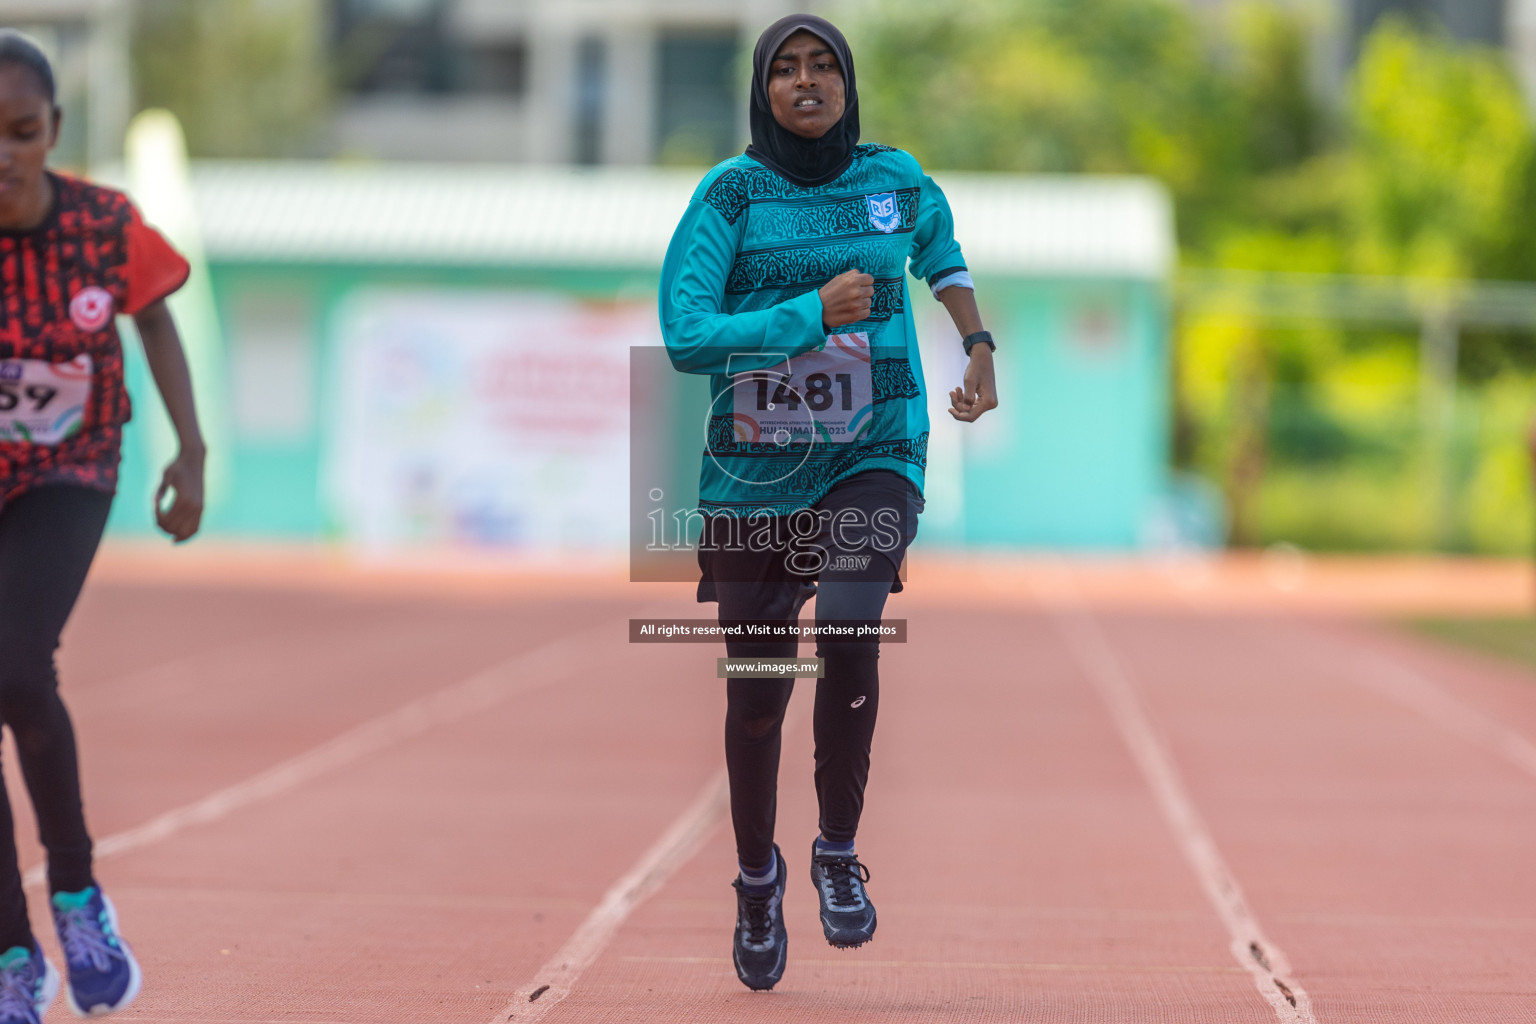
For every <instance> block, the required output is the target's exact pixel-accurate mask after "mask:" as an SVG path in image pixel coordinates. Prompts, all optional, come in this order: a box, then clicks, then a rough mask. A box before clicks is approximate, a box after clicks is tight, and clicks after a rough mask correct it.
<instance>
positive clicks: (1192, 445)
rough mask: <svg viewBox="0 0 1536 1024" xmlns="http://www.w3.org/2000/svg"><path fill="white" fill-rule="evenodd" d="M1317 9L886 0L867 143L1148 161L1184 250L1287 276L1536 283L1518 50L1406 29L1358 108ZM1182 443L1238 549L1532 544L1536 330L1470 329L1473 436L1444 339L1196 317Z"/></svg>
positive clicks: (874, 40) (946, 158) (1391, 28)
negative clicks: (1329, 54)
mask: <svg viewBox="0 0 1536 1024" xmlns="http://www.w3.org/2000/svg"><path fill="white" fill-rule="evenodd" d="M1307 10H1308V9H1307V8H1304V7H1301V6H1299V5H1295V4H1282V3H1277V2H1268V3H1266V2H1260V0H1252V2H1248V3H1239V4H1233V5H1229V6H1228V7H1227V8H1226V11H1227V14H1226V16H1224V17H1220V18H1213V17H1210V16H1208V15H1207V16H1200V15H1197V14H1196V13H1195V11H1194V9H1193V6H1192V5H1190V4H1188V3H1184V2H1178V0H976V2H973V3H970V4H966V5H964V6H963V7H953V6H941V5H934V4H929V3H919V2H916V0H886V2H880V3H871V4H867V5H865V6H863V7H860V8H855V9H854V13H855V17H854V18H852V19H851V20H852V22H853V27H852V31H851V33H850V35H851V36H852V37H853V42H854V45H855V50H856V52H857V53H858V54H859V59H860V65H859V68H860V89H861V92H862V93H863V97H864V102H863V112H864V124H865V126H866V132H865V133H866V135H867V137H869V138H871V139H875V140H878V141H881V142H887V143H890V144H892V145H898V146H901V147H903V148H906V149H910V150H911V151H913V153H914V154H916V155H917V156H918V157H919V159H920V160H922V161H923V162H924V163H925V164H927V165H929V166H933V167H938V168H956V169H973V170H997V171H1022V172H1100V173H1104V172H1107V173H1137V174H1146V175H1151V176H1153V177H1156V178H1158V179H1159V180H1161V181H1162V182H1164V184H1165V185H1167V187H1168V188H1169V191H1170V192H1171V193H1172V195H1173V197H1174V201H1175V204H1176V209H1177V213H1178V228H1179V241H1180V247H1181V252H1182V259H1183V262H1184V263H1185V264H1186V265H1187V266H1192V267H1212V268H1222V269H1238V270H1253V271H1276V272H1285V273H1296V272H1311V273H1321V274H1355V275H1358V274H1372V275H1375V274H1386V275H1407V276H1414V277H1440V278H1469V277H1470V278H1493V279H1514V280H1536V218H1533V217H1532V216H1530V211H1531V210H1533V209H1536V143H1533V135H1532V129H1531V115H1530V112H1529V111H1528V110H1527V109H1526V107H1525V104H1524V102H1523V101H1522V97H1521V94H1520V91H1519V89H1518V88H1517V86H1516V83H1515V81H1514V79H1513V76H1512V75H1511V74H1510V71H1509V68H1508V67H1507V63H1506V58H1505V56H1504V55H1503V54H1502V53H1500V52H1498V51H1495V50H1491V49H1485V48H1480V47H1476V46H1470V45H1466V44H1463V43H1459V42H1456V41H1454V40H1452V39H1450V38H1448V37H1447V36H1445V35H1444V34H1442V33H1439V32H1437V31H1435V30H1434V29H1433V28H1428V27H1422V26H1416V25H1414V24H1412V23H1410V22H1407V21H1404V20H1395V19H1391V18H1388V19H1384V20H1383V21H1382V22H1380V23H1379V24H1378V26H1377V27H1376V28H1375V30H1374V31H1373V32H1372V33H1371V34H1370V36H1369V37H1368V38H1367V40H1366V41H1365V45H1364V46H1363V48H1362V52H1361V56H1360V59H1359V61H1358V63H1357V65H1356V67H1355V68H1354V69H1353V70H1352V72H1351V74H1350V75H1349V77H1348V80H1347V82H1346V84H1345V87H1344V88H1343V89H1341V90H1338V91H1337V95H1331V96H1330V95H1324V94H1323V93H1322V91H1321V90H1320V89H1319V87H1318V84H1317V83H1316V81H1315V80H1314V78H1313V62H1312V54H1313V52H1314V44H1315V39H1316V36H1317V29H1318V27H1319V26H1318V25H1317V24H1316V23H1315V22H1313V21H1312V20H1311V18H1310V16H1309V15H1308V14H1307V13H1306V12H1307ZM1176 341H1177V346H1178V351H1177V355H1176V360H1175V364H1176V365H1175V378H1176V388H1177V392H1178V395H1177V403H1176V405H1177V408H1178V410H1179V422H1178V424H1177V427H1176V430H1175V439H1176V445H1177V449H1178V452H1177V458H1178V460H1179V461H1180V463H1181V464H1182V465H1185V466H1187V467H1191V468H1195V469H1197V470H1199V471H1201V472H1202V473H1204V474H1206V475H1208V476H1210V477H1211V478H1213V479H1215V480H1218V481H1220V482H1221V483H1222V485H1223V487H1224V490H1225V492H1226V494H1227V496H1228V501H1229V504H1230V505H1231V513H1232V521H1233V524H1234V531H1235V537H1236V539H1237V540H1239V541H1240V542H1245V543H1259V542H1265V541H1268V540H1275V539H1288V540H1295V541H1300V542H1302V543H1304V544H1307V545H1309V546H1343V547H1413V546H1424V545H1428V544H1432V543H1434V542H1436V540H1437V539H1444V538H1443V537H1442V536H1439V534H1438V531H1440V530H1442V529H1443V525H1444V524H1443V523H1440V522H1439V521H1438V520H1437V514H1438V513H1437V507H1438V504H1437V502H1438V499H1437V498H1436V496H1435V495H1434V494H1432V493H1431V491H1432V490H1433V488H1434V486H1437V485H1435V484H1433V483H1432V481H1434V480H1436V479H1438V477H1437V476H1436V474H1437V472H1439V471H1438V470H1435V469H1434V468H1433V466H1434V465H1435V464H1436V463H1435V457H1434V456H1433V455H1432V454H1430V453H1431V452H1432V451H1433V450H1435V449H1436V446H1437V445H1439V446H1440V447H1441V448H1445V447H1446V446H1448V448H1449V450H1450V451H1451V452H1452V454H1453V456H1454V458H1455V459H1456V464H1455V466H1454V467H1453V468H1452V476H1453V478H1454V479H1453V483H1454V484H1455V486H1456V487H1457V492H1456V493H1457V497H1456V499H1455V501H1454V502H1452V503H1451V504H1452V505H1453V506H1454V511H1455V513H1456V515H1457V516H1458V524H1459V525H1458V526H1457V528H1456V532H1455V535H1454V537H1452V538H1451V541H1452V543H1453V544H1455V545H1458V546H1461V547H1464V548H1467V549H1473V550H1505V551H1508V550H1517V549H1518V548H1519V547H1520V545H1523V544H1524V543H1526V540H1525V538H1526V537H1527V535H1528V533H1529V525H1530V524H1529V518H1530V517H1529V514H1528V512H1527V511H1523V510H1524V509H1527V508H1528V506H1529V503H1530V489H1529V486H1528V477H1527V475H1526V474H1527V469H1526V466H1525V463H1524V457H1523V453H1522V449H1521V447H1520V446H1521V444H1522V443H1523V441H1522V440H1521V434H1522V433H1523V430H1522V421H1523V417H1524V416H1525V415H1526V413H1525V412H1524V411H1523V410H1524V409H1525V408H1526V407H1527V406H1528V405H1529V404H1530V403H1531V402H1532V399H1533V397H1536V388H1533V384H1536V379H1533V373H1532V371H1533V370H1536V344H1533V342H1532V339H1531V338H1530V337H1528V336H1524V335H1515V334H1512V333H1505V334H1497V333H1494V332H1484V333H1480V334H1471V333H1463V335H1462V339H1461V341H1462V348H1461V352H1462V360H1461V364H1460V369H1461V373H1462V381H1463V386H1462V394H1461V396H1460V398H1459V402H1458V417H1457V426H1456V427H1455V429H1454V431H1453V433H1454V435H1455V436H1454V437H1451V438H1449V439H1448V440H1446V439H1442V440H1441V441H1440V442H1432V441H1429V440H1428V438H1427V435H1426V434H1425V429H1426V423H1427V421H1426V420H1425V419H1424V417H1423V414H1422V408H1423V406H1422V405H1421V401H1422V399H1423V392H1422V378H1421V376H1420V372H1419V371H1420V367H1419V365H1418V359H1419V348H1418V338H1417V335H1416V332H1415V330H1414V329H1413V328H1412V327H1411V326H1407V325H1404V327H1403V328H1402V329H1392V328H1387V327H1382V328H1371V329H1366V328H1362V327H1361V326H1359V325H1344V324H1321V323H1320V324H1315V325H1312V326H1295V325H1293V326H1287V327H1284V328H1280V327H1277V326H1276V325H1274V324H1272V323H1268V322H1265V321H1262V320H1259V319H1257V318H1254V317H1251V316H1244V315H1242V314H1241V313H1240V312H1235V311H1234V310H1232V309H1230V308H1228V309H1223V310H1220V311H1214V310H1209V311H1208V310H1200V309H1188V310H1185V311H1184V312H1183V313H1182V315H1181V317H1180V321H1179V324H1178V331H1177V339H1176Z"/></svg>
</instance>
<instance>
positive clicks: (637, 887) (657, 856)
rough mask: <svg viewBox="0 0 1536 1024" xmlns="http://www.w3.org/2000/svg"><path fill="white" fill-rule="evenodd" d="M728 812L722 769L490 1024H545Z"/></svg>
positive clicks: (804, 702) (789, 721)
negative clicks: (632, 917)
mask: <svg viewBox="0 0 1536 1024" xmlns="http://www.w3.org/2000/svg"><path fill="white" fill-rule="evenodd" d="M795 689H796V691H797V692H804V690H805V688H803V687H796V688H795ZM811 706H812V701H811V699H809V698H806V697H802V698H800V699H798V700H792V701H791V702H790V705H789V709H788V710H787V711H786V712H785V715H784V724H783V726H782V728H783V731H784V735H785V736H786V737H787V736H789V735H790V734H791V733H792V732H795V731H797V730H798V729H799V728H800V727H801V726H802V725H803V724H804V723H805V721H806V720H807V719H809V718H810V717H811ZM730 807H731V791H730V785H729V782H728V780H727V778H726V774H725V771H724V770H723V769H722V770H721V771H720V772H719V773H718V774H716V775H715V776H714V777H712V778H711V779H710V780H709V781H708V782H707V783H705V784H704V788H703V789H702V790H700V791H699V795H698V796H696V797H695V798H694V800H693V803H691V804H689V805H688V807H687V809H686V810H684V811H683V813H682V814H680V815H679V816H678V817H677V820H675V821H674V822H672V824H671V826H670V827H668V829H667V831H666V832H665V833H663V834H662V837H661V838H660V839H658V840H656V842H655V844H654V845H652V847H651V848H650V849H649V850H647V851H646V852H645V854H644V856H642V857H641V858H640V860H639V861H638V862H637V863H636V864H635V866H634V867H632V868H630V869H629V871H627V872H626V873H625V874H624V876H623V877H622V878H620V879H619V880H618V881H617V882H614V883H613V885H611V886H609V888H608V891H607V892H606V893H605V894H604V895H603V898H602V901H601V902H599V903H598V905H597V906H596V907H594V908H593V910H592V912H591V913H590V914H588V915H587V918H586V920H584V921H582V922H581V925H580V926H579V927H578V928H577V929H576V930H575V931H574V932H572V933H571V937H570V938H569V939H567V940H566V941H565V945H563V946H561V947H560V948H559V949H558V950H556V951H555V955H554V956H552V957H550V958H549V960H548V961H546V962H545V964H544V966H543V967H540V968H539V971H538V973H537V974H535V975H534V976H533V977H532V978H531V979H529V980H528V981H527V982H526V983H525V984H523V985H520V986H518V988H517V991H516V992H515V993H514V994H513V996H512V1001H511V1002H509V1003H508V1004H507V1005H506V1006H503V1007H502V1008H501V1012H500V1013H498V1014H497V1015H496V1016H494V1017H492V1018H491V1020H490V1024H506V1022H507V1021H509V1020H515V1021H517V1022H518V1024H532V1022H533V1021H537V1020H541V1019H543V1017H544V1015H545V1014H547V1013H549V1011H550V1010H552V1009H553V1008H554V1007H555V1005H556V1004H557V1003H559V1002H560V1001H561V1000H562V999H564V998H565V997H566V996H568V995H570V994H571V990H572V989H574V988H575V986H576V981H577V979H578V978H580V977H581V975H582V972H584V971H585V970H586V969H587V968H588V967H590V966H592V964H593V962H594V961H596V960H597V958H598V956H600V955H601V954H602V952H603V950H604V949H605V948H606V947H607V946H608V943H609V942H611V941H612V940H613V937H614V936H615V935H617V934H618V931H619V928H620V927H622V926H623V924H624V921H625V919H626V918H628V917H629V915H630V913H631V912H633V911H634V909H635V908H636V907H638V906H640V904H642V903H644V902H645V901H646V900H647V899H649V898H650V897H651V896H653V895H655V893H656V892H657V891H658V890H659V889H660V888H661V887H662V886H663V885H665V884H666V882H667V879H669V878H671V877H672V876H673V875H674V874H675V873H676V872H677V870H678V869H679V868H681V867H682V866H683V865H684V864H686V863H688V862H689V861H690V860H692V859H693V856H694V854H696V853H698V852H699V849H700V847H702V846H703V845H704V842H705V840H707V839H708V838H709V836H710V834H711V833H712V832H713V831H714V830H715V827H716V826H717V825H719V824H720V822H721V821H722V820H724V818H725V816H726V812H727V811H729V810H730Z"/></svg>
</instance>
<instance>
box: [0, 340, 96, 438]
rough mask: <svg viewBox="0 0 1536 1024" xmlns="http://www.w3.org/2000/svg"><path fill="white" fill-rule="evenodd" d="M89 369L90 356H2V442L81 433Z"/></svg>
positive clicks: (0, 378) (89, 394)
mask: <svg viewBox="0 0 1536 1024" xmlns="http://www.w3.org/2000/svg"><path fill="white" fill-rule="evenodd" d="M91 371H92V366H91V357H90V356H88V355H78V356H76V357H75V358H74V359H71V360H70V361H69V362H67V363H50V362H47V361H46V360H42V359H0V441H20V442H23V443H25V444H48V445H52V444H58V443H59V442H60V441H63V440H64V439H66V438H68V437H70V436H72V435H74V434H76V433H79V431H80V427H81V423H82V421H83V420H84V418H85V406H86V403H87V402H88V401H89V400H90V397H91Z"/></svg>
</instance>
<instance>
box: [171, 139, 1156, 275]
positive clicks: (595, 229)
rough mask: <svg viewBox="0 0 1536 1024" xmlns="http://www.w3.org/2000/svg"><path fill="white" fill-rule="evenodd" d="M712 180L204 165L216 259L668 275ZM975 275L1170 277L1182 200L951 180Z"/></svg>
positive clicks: (1065, 184)
mask: <svg viewBox="0 0 1536 1024" xmlns="http://www.w3.org/2000/svg"><path fill="white" fill-rule="evenodd" d="M701 174H702V172H701V171H699V170H696V169H687V170H674V169H669V168H652V167H637V168H614V167H604V168H591V169H587V168H565V167H528V166H512V167H508V166H502V165H485V164H447V165H443V164H425V163H422V164H416V163H382V164H381V163H352V162H344V161H311V162H292V161H194V162H193V165H192V183H193V186H192V187H193V193H194V202H195V204H196V208H197V211H198V216H199V220H200V222H201V225H202V230H203V234H204V245H205V247H206V249H207V252H208V255H209V257H210V258H211V259H213V260H215V261H218V260H226V261H256V262H267V261H271V262H301V263H330V262H346V263H389V264H399V263H414V264H422V265H458V266H475V265H485V266H539V265H543V266H576V267H581V266H590V267H599V266H601V267H635V268H648V269H654V268H656V267H659V266H660V264H661V259H662V256H663V254H664V253H665V250H666V246H667V242H668V240H669V239H670V238H671V235H672V231H673V228H674V227H675V226H676V224H677V219H678V217H679V216H680V215H681V213H682V210H683V207H684V206H685V205H686V204H687V202H688V198H689V196H690V195H691V194H692V192H693V189H694V187H695V185H696V184H697V183H698V180H699V178H700V176H701ZM933 177H934V179H935V180H936V181H938V182H939V184H940V186H941V187H942V188H943V189H944V191H945V194H946V196H947V197H948V198H949V201H950V206H951V208H952V210H953V211H954V215H955V222H956V236H957V238H959V240H960V243H961V247H962V249H964V251H965V254H966V260H967V263H968V264H969V265H970V267H971V269H972V270H973V271H975V272H977V273H982V274H999V275H1008V276H1024V277H1029V276H1072V275H1086V276H1114V277H1130V278H1139V279H1151V280H1162V279H1164V278H1166V277H1167V276H1168V275H1169V274H1171V272H1172V270H1173V267H1174V263H1175V252H1176V248H1175V242H1174V234H1173V212H1172V203H1171V201H1170V199H1169V196H1168V193H1167V192H1166V190H1165V189H1164V188H1163V187H1162V186H1161V185H1160V184H1159V183H1157V182H1156V181H1154V180H1152V179H1149V178H1137V177H1108V176H1092V175H1081V176H1076V175H1073V176H1067V175H1058V176H1045V175H1013V174H982V173H974V172H944V171H940V172H935V173H934V174H933Z"/></svg>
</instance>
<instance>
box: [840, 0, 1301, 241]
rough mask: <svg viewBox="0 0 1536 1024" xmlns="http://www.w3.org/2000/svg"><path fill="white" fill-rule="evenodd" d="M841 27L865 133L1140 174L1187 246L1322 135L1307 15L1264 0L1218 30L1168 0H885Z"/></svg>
mask: <svg viewBox="0 0 1536 1024" xmlns="http://www.w3.org/2000/svg"><path fill="white" fill-rule="evenodd" d="M851 33H852V35H853V37H854V39H853V41H854V45H855V48H856V50H857V52H858V53H859V57H860V65H859V74H860V80H859V88H860V91H861V94H862V96H863V100H862V102H861V109H862V111H863V118H864V124H865V134H866V135H867V136H868V137H869V138H871V139H878V140H880V141H882V142H886V143H889V144H891V145H897V146H901V147H902V148H904V149H908V150H911V151H912V152H913V153H914V154H915V155H916V156H917V157H918V158H919V159H920V160H922V161H923V162H924V163H926V164H929V165H932V166H935V167H945V168H954V169H965V170H997V171H1024V172H1035V173H1070V172H1088V173H1139V174H1149V175H1152V176H1154V177H1156V178H1158V179H1160V180H1161V181H1163V182H1164V183H1165V184H1166V185H1167V186H1168V187H1169V189H1170V191H1171V192H1172V193H1173V195H1174V197H1175V199H1176V201H1177V204H1178V212H1179V219H1180V230H1181V235H1182V236H1183V239H1184V241H1185V242H1186V244H1196V245H1198V244H1202V243H1203V242H1204V241H1205V240H1206V239H1208V238H1210V237H1211V235H1212V233H1213V232H1214V231H1216V230H1217V228H1218V227H1219V225H1220V223H1221V222H1222V221H1223V220H1226V219H1230V218H1232V217H1235V216H1238V215H1240V213H1241V212H1242V210H1243V209H1244V206H1245V202H1246V197H1245V194H1244V193H1245V190H1246V186H1247V185H1248V183H1249V182H1250V181H1251V179H1252V178H1253V177H1254V175H1255V174H1258V173H1260V172H1262V171H1265V170H1268V169H1271V168H1273V167H1276V166H1283V165H1288V164H1293V163H1295V162H1296V161H1297V160H1299V159H1301V158H1303V157H1306V156H1308V155H1310V154H1311V152H1312V151H1313V149H1314V148H1315V147H1316V146H1317V144H1318V141H1319V139H1320V137H1321V130H1322V117H1321V114H1320V112H1319V109H1318V106H1317V104H1316V103H1315V102H1314V100H1313V98H1312V95H1311V93H1310V92H1309V91H1308V89H1307V88H1306V83H1305V56H1306V37H1305V34H1304V33H1305V27H1304V26H1303V25H1301V24H1299V23H1298V22H1297V21H1296V20H1295V19H1294V18H1287V17H1284V16H1282V15H1280V14H1277V13H1275V12H1273V11H1272V10H1271V9H1269V8H1268V7H1267V6H1255V7H1253V8H1251V9H1244V11H1243V13H1242V16H1241V17H1240V18H1238V19H1236V20H1235V24H1234V26H1233V30H1232V31H1231V32H1230V33H1228V34H1227V35H1226V37H1224V38H1215V37H1213V36H1212V35H1210V34H1209V33H1207V32H1205V31H1203V30H1202V29H1201V26H1200V24H1199V23H1198V22H1197V21H1196V20H1195V18H1194V17H1192V16H1191V14H1190V12H1189V9H1188V6H1187V5H1186V4H1183V3H1179V2H1176V0H978V2H975V3H970V4H966V5H964V6H962V7H948V6H939V5H934V4H928V3H908V2H904V0H896V2H890V3H883V4H880V5H878V6H876V7H866V8H863V9H861V10H859V11H857V12H856V13H855V14H854V17H853V21H852V27H851Z"/></svg>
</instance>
